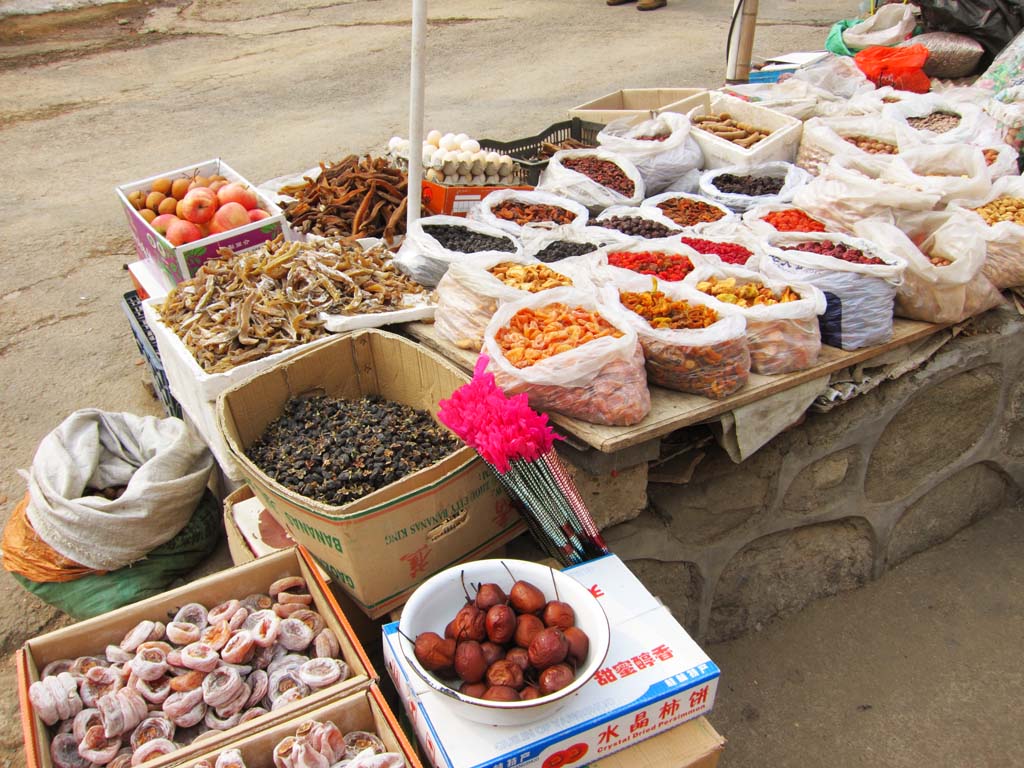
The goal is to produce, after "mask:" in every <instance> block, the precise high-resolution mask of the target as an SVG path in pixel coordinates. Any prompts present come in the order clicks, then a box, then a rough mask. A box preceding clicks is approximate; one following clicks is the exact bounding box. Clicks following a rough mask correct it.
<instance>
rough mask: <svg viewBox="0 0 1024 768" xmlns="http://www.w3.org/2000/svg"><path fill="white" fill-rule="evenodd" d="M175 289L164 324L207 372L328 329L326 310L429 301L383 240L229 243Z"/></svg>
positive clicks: (370, 309) (163, 310) (383, 308)
mask: <svg viewBox="0 0 1024 768" xmlns="http://www.w3.org/2000/svg"><path fill="white" fill-rule="evenodd" d="M219 255H220V258H217V259H213V260H211V261H208V262H206V263H205V264H204V265H203V266H202V267H201V268H200V269H199V272H198V274H197V275H196V276H195V277H194V278H192V279H191V280H188V281H186V282H184V283H182V284H181V285H179V286H178V287H177V288H175V289H174V290H173V291H171V292H170V294H168V296H167V299H166V300H165V301H164V303H163V305H162V306H161V307H160V315H161V318H162V320H163V322H164V324H165V325H167V326H168V327H169V328H170V329H171V330H173V331H174V332H175V333H176V334H177V335H178V337H179V338H181V340H182V341H183V342H184V343H185V346H186V347H188V349H189V351H190V352H191V353H192V355H193V356H194V357H195V359H196V361H197V362H198V363H199V365H200V366H201V367H202V368H203V370H204V371H206V372H207V373H220V372H222V371H226V370H229V369H231V368H233V367H234V366H236V365H241V364H242V363H247V362H250V361H252V360H259V359H260V358H262V357H266V356H267V355H272V354H274V353H276V352H280V351H282V350H285V349H288V348H290V347H294V346H298V345H299V344H305V343H306V342H308V341H312V340H314V339H317V338H319V337H321V336H325V335H327V330H326V329H325V328H324V321H323V320H321V319H320V318H319V314H320V313H321V312H324V313H326V314H330V315H366V314H379V313H381V312H390V311H394V310H398V309H403V308H405V307H408V306H412V305H413V304H415V303H418V302H422V299H423V297H424V295H425V294H426V293H427V291H426V289H425V288H424V287H423V286H422V285H420V284H419V283H416V282H414V281H413V280H411V279H410V278H408V277H407V276H406V275H404V274H402V273H401V272H399V271H398V270H397V269H396V268H395V267H394V266H393V265H392V262H391V253H390V252H389V251H388V250H387V249H386V248H384V247H383V246H378V247H376V248H371V249H370V250H368V251H366V250H363V248H362V247H360V246H359V245H358V244H356V243H347V242H330V241H319V242H314V243H293V242H284V241H283V240H282V239H281V238H280V237H278V238H277V239H275V240H272V241H270V242H268V243H264V244H263V245H262V246H260V247H259V248H256V249H254V250H251V251H246V252H245V253H239V254H236V253H234V252H232V251H231V250H229V249H227V248H222V249H221V250H220V252H219Z"/></svg>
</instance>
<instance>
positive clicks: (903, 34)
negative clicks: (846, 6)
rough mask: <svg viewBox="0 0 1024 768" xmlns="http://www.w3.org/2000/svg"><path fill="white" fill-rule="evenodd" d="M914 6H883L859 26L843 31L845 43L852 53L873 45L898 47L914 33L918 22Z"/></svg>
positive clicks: (855, 25)
mask: <svg viewBox="0 0 1024 768" xmlns="http://www.w3.org/2000/svg"><path fill="white" fill-rule="evenodd" d="M916 12H917V6H914V5H901V4H892V5H883V6H882V7H881V8H879V9H878V10H877V11H875V12H874V13H873V14H871V15H870V16H868V17H867V18H866V19H865V20H864V21H862V22H860V23H859V24H854V25H853V26H852V27H848V28H847V29H844V30H843V42H844V43H845V44H846V47H847V48H849V49H850V50H851V51H854V52H856V51H859V50H862V49H864V48H870V47H871V46H873V45H896V43H901V42H903V41H904V40H906V39H907V37H908V36H909V35H911V34H913V32H914V26H915V25H916V24H917V20H916V18H915V16H914V14H915V13H916Z"/></svg>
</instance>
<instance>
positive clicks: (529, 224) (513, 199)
mask: <svg viewBox="0 0 1024 768" xmlns="http://www.w3.org/2000/svg"><path fill="white" fill-rule="evenodd" d="M466 218H468V219H470V220H471V221H479V222H481V223H483V224H486V225H487V226H489V227H494V228H495V229H500V230H503V231H504V232H508V233H510V234H513V235H515V236H516V237H522V235H523V231H524V230H527V229H552V228H554V227H564V226H572V227H585V226H586V225H587V219H589V218H590V212H589V211H588V210H587V209H586V208H584V207H583V206H582V205H580V204H579V203H577V202H576V201H575V200H570V199H569V198H567V197H560V196H558V195H552V194H550V193H548V192H542V191H540V190H536V189H534V190H522V189H499V190H497V191H496V192H491V194H489V195H487V197H485V198H484V199H483V200H481V201H480V202H479V203H477V204H476V205H474V206H473V207H472V208H470V209H469V213H467V214H466Z"/></svg>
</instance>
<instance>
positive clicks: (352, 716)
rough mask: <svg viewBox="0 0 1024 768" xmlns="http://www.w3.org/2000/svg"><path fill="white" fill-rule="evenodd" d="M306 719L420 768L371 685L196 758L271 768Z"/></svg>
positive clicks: (410, 767)
mask: <svg viewBox="0 0 1024 768" xmlns="http://www.w3.org/2000/svg"><path fill="white" fill-rule="evenodd" d="M306 720H316V721H319V722H328V721H329V722H332V723H334V724H335V725H337V726H338V728H339V730H341V732H342V733H348V732H350V731H369V732H370V733H376V734H377V735H378V736H379V737H380V739H381V741H383V742H384V746H385V747H387V749H388V751H389V752H400V753H402V755H403V756H404V757H405V763H406V767H407V768H422V763H420V761H419V758H418V757H417V756H416V751H415V750H414V749H413V747H412V745H411V744H410V743H409V740H408V739H407V738H405V734H404V733H402V729H401V727H400V726H399V725H398V721H397V720H396V719H395V715H394V713H392V712H391V709H390V708H389V707H388V705H387V702H385V701H384V696H383V695H381V692H380V689H379V688H377V686H376V685H372V684H371V685H370V687H369V688H368V689H367V690H365V691H360V692H359V693H355V694H352V695H351V696H347V697H346V698H344V699H341V700H338V701H332V702H331V703H329V704H326V705H324V706H323V707H320V708H319V709H317V710H314V711H312V712H308V713H306V714H303V715H302V716H301V717H297V718H295V719H294V720H289V721H288V722H286V723H281V724H280V725H277V726H274V727H273V728H268V729H266V730H264V731H261V732H260V733H254V734H251V735H249V736H246V737H245V738H244V739H240V740H238V741H235V742H232V743H231V744H230V745H227V744H226V745H224V746H223V747H221V748H219V749H216V750H210V751H209V752H207V753H205V754H203V755H202V756H201V758H200V759H204V760H208V761H209V763H210V765H213V764H214V762H215V761H216V759H217V755H219V754H220V753H221V751H223V750H224V749H228V748H231V749H237V750H239V751H240V752H241V753H242V758H243V759H244V760H245V764H246V766H247V767H248V768H274V759H273V749H274V747H275V746H277V744H278V742H280V741H281V740H282V739H284V738H286V737H288V736H294V735H295V729H296V728H298V726H299V725H300V724H301V723H302V722H304V721H306ZM702 768H703V767H702Z"/></svg>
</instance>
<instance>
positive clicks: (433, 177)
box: [426, 168, 444, 184]
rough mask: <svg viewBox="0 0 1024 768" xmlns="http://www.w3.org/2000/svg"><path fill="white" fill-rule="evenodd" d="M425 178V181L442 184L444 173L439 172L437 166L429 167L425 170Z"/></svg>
mask: <svg viewBox="0 0 1024 768" xmlns="http://www.w3.org/2000/svg"><path fill="white" fill-rule="evenodd" d="M426 178H427V181H432V182H434V183H435V184H443V183H444V174H443V173H441V171H439V170H437V168H431V169H430V170H429V171H427V177H426Z"/></svg>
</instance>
